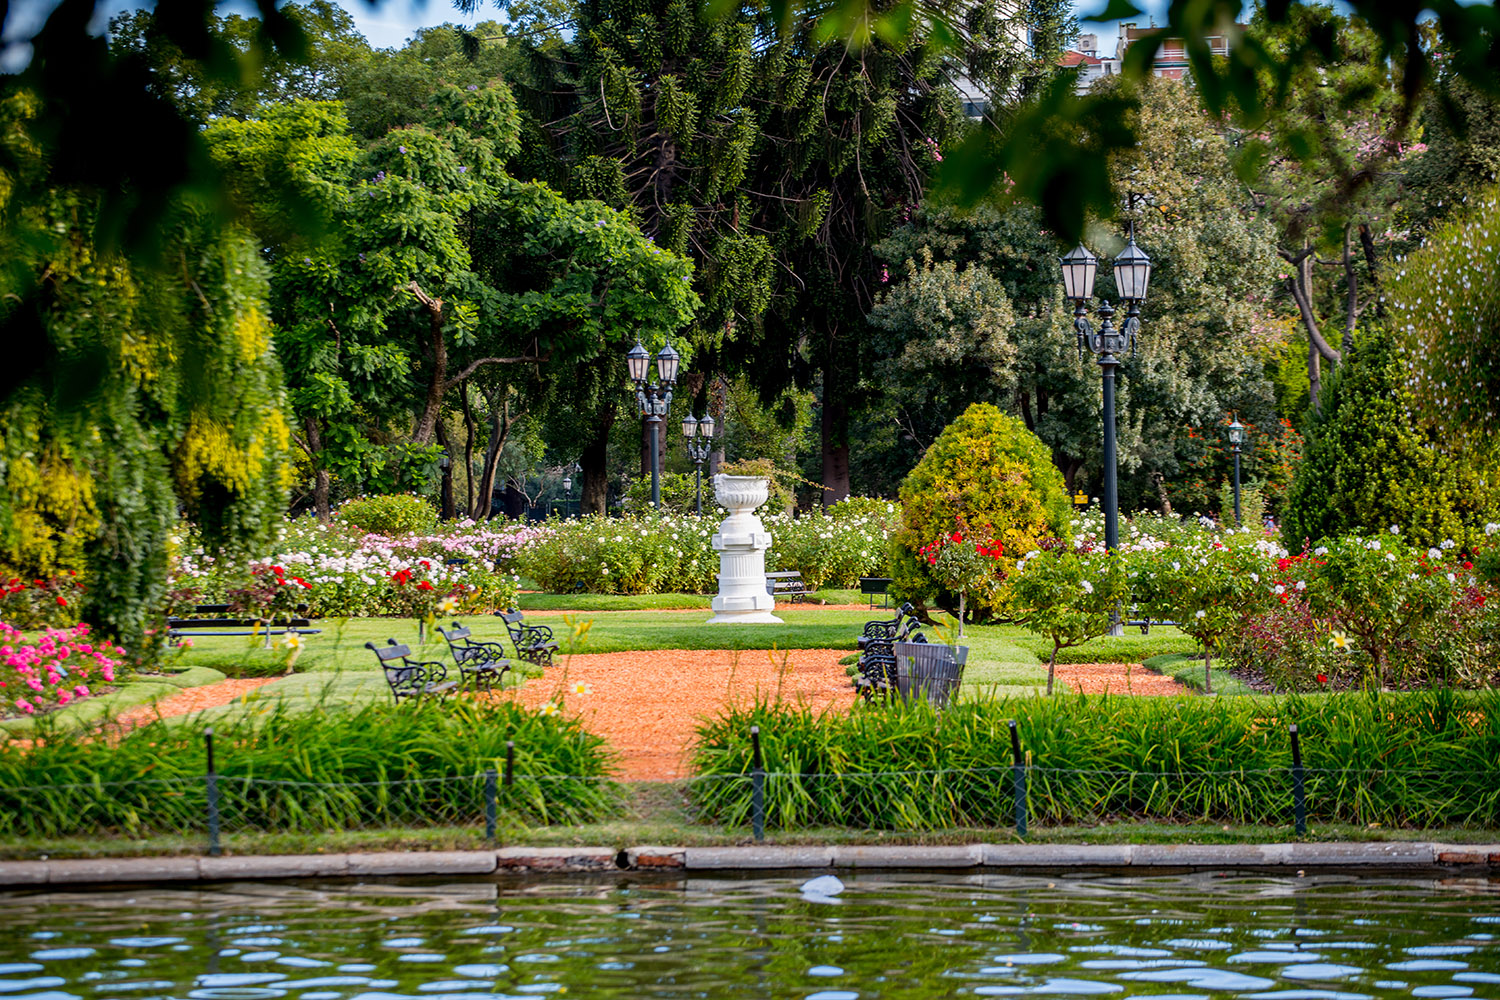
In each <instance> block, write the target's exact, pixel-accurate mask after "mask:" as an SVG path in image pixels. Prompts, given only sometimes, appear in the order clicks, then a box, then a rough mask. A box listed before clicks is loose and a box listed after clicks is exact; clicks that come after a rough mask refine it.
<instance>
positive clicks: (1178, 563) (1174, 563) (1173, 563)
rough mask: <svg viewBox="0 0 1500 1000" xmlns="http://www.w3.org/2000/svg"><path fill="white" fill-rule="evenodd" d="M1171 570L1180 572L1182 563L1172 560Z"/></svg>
mask: <svg viewBox="0 0 1500 1000" xmlns="http://www.w3.org/2000/svg"><path fill="white" fill-rule="evenodd" d="M1172 568H1173V569H1176V570H1180V569H1182V563H1180V562H1177V561H1176V560H1173V562H1172Z"/></svg>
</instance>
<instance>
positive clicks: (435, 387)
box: [407, 281, 448, 445]
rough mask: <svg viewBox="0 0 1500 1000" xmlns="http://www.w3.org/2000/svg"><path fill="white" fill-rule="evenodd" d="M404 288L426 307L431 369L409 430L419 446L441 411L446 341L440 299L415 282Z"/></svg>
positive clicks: (446, 354)
mask: <svg viewBox="0 0 1500 1000" xmlns="http://www.w3.org/2000/svg"><path fill="white" fill-rule="evenodd" d="M407 288H408V290H409V291H410V292H411V293H412V294H413V295H415V296H416V297H417V301H418V302H421V303H422V305H423V306H425V307H426V309H427V334H428V352H429V353H428V358H429V360H430V361H431V362H432V370H431V371H429V372H428V373H427V397H426V399H424V400H423V402H422V412H421V413H420V414H418V415H417V423H416V426H415V427H414V428H412V432H411V439H412V443H413V444H418V445H422V444H426V443H427V442H428V441H430V440H432V435H433V431H434V430H435V429H436V427H437V422H438V416H439V414H440V413H441V411H442V407H443V393H444V392H445V391H446V390H447V382H448V343H447V341H446V340H444V339H443V300H442V299H436V298H433V297H432V296H430V295H428V294H427V293H426V292H424V291H423V290H422V289H421V287H420V286H419V285H418V284H417V283H416V282H415V281H413V282H412V283H411V284H410V285H408V286H407Z"/></svg>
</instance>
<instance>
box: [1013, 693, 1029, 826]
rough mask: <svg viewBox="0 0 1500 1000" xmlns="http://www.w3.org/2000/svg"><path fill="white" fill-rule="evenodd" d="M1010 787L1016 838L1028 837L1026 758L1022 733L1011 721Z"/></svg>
mask: <svg viewBox="0 0 1500 1000" xmlns="http://www.w3.org/2000/svg"><path fill="white" fill-rule="evenodd" d="M1010 756H1011V765H1010V787H1011V794H1012V795H1013V796H1014V798H1015V805H1016V836H1018V837H1024V836H1026V758H1025V757H1024V756H1022V754H1021V733H1020V731H1019V730H1018V729H1016V720H1015V719H1011V720H1010Z"/></svg>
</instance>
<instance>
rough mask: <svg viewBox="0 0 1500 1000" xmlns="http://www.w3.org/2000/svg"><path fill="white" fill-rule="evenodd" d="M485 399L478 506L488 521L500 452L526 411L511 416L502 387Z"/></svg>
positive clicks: (488, 394) (508, 402)
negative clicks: (485, 429)
mask: <svg viewBox="0 0 1500 1000" xmlns="http://www.w3.org/2000/svg"><path fill="white" fill-rule="evenodd" d="M485 399H486V400H488V402H489V404H490V439H489V441H488V442H487V443H486V444H485V448H484V471H483V472H482V473H481V474H480V476H479V505H480V507H481V508H482V509H483V511H484V519H488V518H490V517H492V516H493V510H494V502H493V497H494V495H495V472H496V470H497V469H498V468H499V465H500V452H501V450H502V449H503V448H504V447H505V442H506V439H507V438H509V437H510V429H511V427H513V426H514V425H515V422H516V421H517V420H519V419H521V416H522V414H524V413H525V412H526V411H525V410H518V411H517V412H516V413H515V414H514V415H512V414H511V412H510V399H509V393H508V392H507V388H506V387H505V386H503V385H502V386H500V387H499V388H497V389H495V390H494V391H493V392H487V393H485ZM475 520H480V518H475Z"/></svg>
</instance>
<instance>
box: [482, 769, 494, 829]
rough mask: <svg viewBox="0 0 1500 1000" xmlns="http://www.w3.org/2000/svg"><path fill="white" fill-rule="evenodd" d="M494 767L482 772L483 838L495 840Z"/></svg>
mask: <svg viewBox="0 0 1500 1000" xmlns="http://www.w3.org/2000/svg"><path fill="white" fill-rule="evenodd" d="M495 799H496V794H495V769H494V768H493V767H491V768H487V769H486V770H485V772H484V839H485V840H488V841H489V842H490V843H492V844H493V843H494V842H495Z"/></svg>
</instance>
